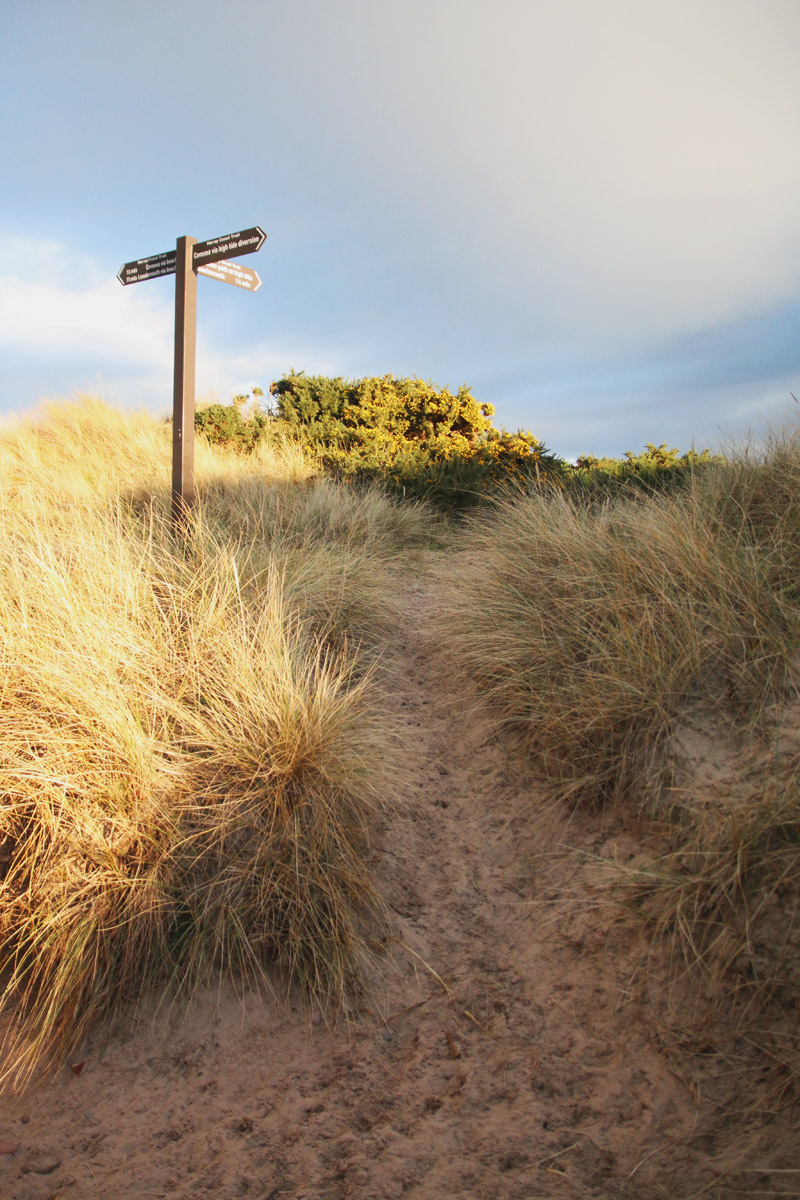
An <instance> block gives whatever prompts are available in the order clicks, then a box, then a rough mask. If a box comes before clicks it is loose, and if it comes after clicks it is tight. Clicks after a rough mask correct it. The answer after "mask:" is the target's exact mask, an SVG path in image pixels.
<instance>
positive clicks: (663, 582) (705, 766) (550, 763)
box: [448, 433, 800, 989]
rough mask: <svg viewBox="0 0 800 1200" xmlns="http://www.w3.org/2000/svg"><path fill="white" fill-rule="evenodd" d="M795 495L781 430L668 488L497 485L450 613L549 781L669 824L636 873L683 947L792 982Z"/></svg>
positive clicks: (502, 716) (799, 843)
mask: <svg viewBox="0 0 800 1200" xmlns="http://www.w3.org/2000/svg"><path fill="white" fill-rule="evenodd" d="M798 496H800V434H797V433H787V434H785V435H784V436H781V437H776V438H774V439H773V440H772V442H771V443H770V444H769V446H768V447H767V448H766V449H765V450H764V451H763V452H759V453H756V452H753V451H749V452H746V453H742V454H740V455H736V456H733V457H732V458H731V459H729V460H727V461H723V462H719V461H717V462H713V463H709V464H706V465H704V466H703V469H702V470H698V471H697V472H696V474H695V475H694V477H690V478H689V479H688V480H687V481H686V486H685V487H684V488H683V489H677V490H676V491H674V492H673V494H671V495H652V496H649V497H647V496H642V495H641V494H640V495H631V496H628V497H622V498H617V499H614V500H612V501H609V502H607V503H605V504H596V505H586V504H584V503H583V502H582V500H581V498H580V497H578V498H570V497H569V496H565V495H564V494H556V495H551V496H544V495H529V496H522V497H519V498H517V499H515V500H509V501H507V502H505V503H502V504H499V505H497V506H496V507H495V509H494V511H493V512H491V513H488V514H484V515H482V516H479V517H478V518H476V519H474V520H473V521H472V523H471V527H470V529H469V532H468V534H467V538H466V542H465V546H466V551H465V553H464V555H463V556H462V560H461V567H460V569H458V568H457V570H456V578H455V581H454V586H453V593H452V598H451V602H450V611H449V616H448V635H449V637H450V638H451V639H452V643H453V645H454V648H455V649H457V650H458V652H459V654H460V656H461V659H462V661H463V662H465V664H466V665H467V666H468V667H469V668H470V670H471V671H472V673H473V674H474V676H475V678H476V679H477V680H478V681H479V683H480V684H481V685H482V687H483V688H484V689H485V691H486V693H487V695H488V697H489V699H490V701H491V703H492V705H493V707H494V710H495V712H496V713H497V715H498V718H499V720H500V721H501V723H503V724H505V725H506V726H508V727H510V728H513V729H515V730H516V731H519V732H521V734H522V737H523V740H524V744H525V746H526V747H527V750H528V752H529V753H530V755H531V756H532V757H533V759H534V760H535V761H536V762H537V763H538V764H539V765H540V766H541V767H542V768H543V769H544V771H545V772H546V774H547V775H548V776H549V778H550V779H551V780H552V781H553V784H554V786H555V788H556V789H557V791H558V793H559V794H560V795H561V796H562V797H563V798H564V799H567V800H570V801H571V802H573V803H575V802H578V801H583V802H586V801H589V802H596V801H598V800H606V801H608V800H609V799H617V800H621V801H622V802H623V804H625V805H628V806H633V809H634V811H636V812H644V813H647V814H648V815H649V816H650V817H651V818H652V819H653V821H654V822H655V824H654V826H653V828H658V830H659V831H661V832H663V834H664V840H662V841H661V842H660V843H659V846H660V851H661V857H660V858H659V861H658V863H657V865H656V866H655V867H654V868H653V870H650V871H648V872H645V873H640V874H639V876H638V878H637V880H636V883H637V890H638V894H639V895H640V897H641V898H642V899H643V901H644V905H645V911H646V913H647V914H648V918H649V919H651V920H652V921H653V922H654V923H655V924H656V926H657V927H658V929H660V930H662V931H669V932H670V934H671V935H674V936H675V937H676V938H677V942H678V946H679V949H680V956H681V958H682V959H684V960H686V961H691V962H693V963H695V964H697V963H698V962H699V963H700V964H701V965H703V966H705V967H708V968H709V969H710V970H712V971H716V972H720V971H722V972H723V973H724V972H725V971H727V970H728V969H729V968H731V967H733V966H739V967H741V968H742V969H743V970H744V971H745V972H746V973H748V974H749V976H750V977H751V978H752V979H753V980H754V981H755V982H756V983H758V984H759V985H762V984H763V986H764V988H767V989H774V988H780V987H781V986H784V985H788V986H790V987H795V986H796V983H797V979H796V970H795V968H794V967H792V966H791V961H790V960H791V955H789V954H787V947H788V946H791V945H792V944H793V939H794V940H795V941H796V939H797V934H798V926H797V921H796V899H797V895H798V892H799V891H800V790H799V789H798V778H800V776H799V775H798V769H799V768H800V739H799V738H798V732H797V728H798V724H800V722H798V716H800V709H798V673H797V664H798V659H797V652H798V618H799V617H800V585H799V584H798V578H800V576H798V567H799V566H800V561H799V560H800V500H798ZM723 749H724V753H722V751H723ZM787 898H788V899H787ZM792 898H793V899H792ZM784 901H786V914H785V919H776V912H777V911H779V910H781V906H782V904H783V903H784ZM789 901H791V902H789ZM792 905H794V908H793V907H792ZM793 912H795V916H794V917H793V916H792V913H793ZM758 937H763V938H764V939H765V940H766V942H768V943H769V951H768V952H765V957H764V961H763V962H761V964H760V965H759V964H758V963H757V955H754V952H753V946H754V945H755V944H756V942H757V941H758ZM754 964H755V965H754Z"/></svg>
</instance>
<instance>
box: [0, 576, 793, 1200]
mask: <svg viewBox="0 0 800 1200" xmlns="http://www.w3.org/2000/svg"><path fill="white" fill-rule="evenodd" d="M438 562H439V567H438V568H433V567H431V566H430V565H429V566H428V567H427V568H425V569H423V568H422V567H420V568H419V569H418V570H417V571H416V573H415V581H413V582H409V579H408V575H407V574H404V575H402V576H401V575H400V574H399V573H398V584H397V591H396V596H395V610H396V617H395V622H394V625H395V629H394V634H393V636H392V639H391V643H392V644H391V645H390V647H389V650H388V652H387V671H388V672H389V674H390V678H391V686H390V688H389V700H388V702H387V703H388V707H389V708H390V710H391V716H392V719H393V721H394V723H395V727H396V729H397V731H398V734H399V736H400V738H401V739H402V743H403V747H404V753H405V756H406V762H407V779H408V782H407V783H404V784H403V787H402V789H401V790H402V795H401V796H400V798H399V800H398V802H397V803H396V804H393V806H392V807H391V809H390V810H389V811H387V813H386V814H385V815H384V818H383V820H382V824H381V827H380V828H379V830H378V831H377V834H376V838H375V844H374V854H373V858H374V871H375V875H376V879H377V881H378V884H379V887H380V889H381V891H382V894H383V896H384V897H385V899H386V901H387V903H388V905H389V907H390V912H391V915H392V921H393V938H392V941H391V944H389V945H388V946H387V947H386V949H385V951H384V952H383V954H382V955H381V956H380V960H381V964H382V965H381V967H380V970H379V971H378V972H377V973H376V975H375V978H374V980H373V983H372V989H371V992H370V994H369V995H368V996H367V998H366V1000H365V1003H364V1005H363V1008H362V1011H361V1012H360V1014H359V1015H358V1016H356V1017H353V1016H350V1017H349V1018H348V1017H345V1016H344V1015H343V1014H341V1013H336V1012H330V1013H326V1014H324V1015H323V1014H321V1013H320V1012H319V1011H315V1010H313V1009H309V1008H307V1007H306V1006H304V1004H303V1003H302V1002H301V1000H300V999H299V998H296V999H295V1000H294V1001H291V1000H290V1001H288V1002H283V1003H281V1002H279V1001H278V1000H275V999H271V998H265V997H259V996H257V995H255V994H248V995H246V996H244V997H241V996H237V995H236V994H235V993H234V991H233V990H232V989H231V988H229V987H223V988H221V989H220V991H219V992H218V993H214V994H206V995H203V996H200V997H199V998H198V999H197V1001H196V1002H195V1004H194V1005H193V1006H192V1008H191V1009H190V1011H189V1012H186V1011H184V1010H181V1011H177V1010H176V1009H173V1010H172V1011H167V1010H166V1008H165V1006H163V1005H162V1006H161V1008H160V1009H158V1010H157V1011H149V1010H146V1009H145V1008H140V1009H139V1010H138V1011H137V1012H135V1013H131V1014H128V1015H127V1016H126V1017H125V1018H123V1019H120V1020H119V1021H117V1022H116V1023H115V1025H114V1026H113V1027H112V1029H111V1030H110V1031H98V1032H97V1033H96V1035H95V1037H93V1038H92V1039H91V1040H90V1041H89V1042H88V1043H87V1044H85V1045H84V1046H83V1047H81V1048H80V1050H79V1051H78V1053H77V1054H76V1055H74V1056H73V1059H72V1061H73V1062H74V1063H75V1064H76V1065H77V1064H78V1063H80V1062H83V1063H84V1064H85V1065H84V1066H83V1068H82V1069H81V1070H80V1072H79V1073H76V1072H75V1071H74V1070H72V1069H71V1067H70V1065H69V1064H67V1065H66V1066H65V1067H64V1069H63V1070H62V1071H61V1073H60V1074H59V1075H58V1077H57V1078H55V1079H50V1080H48V1081H46V1082H44V1083H42V1084H40V1085H38V1086H37V1087H35V1088H33V1089H32V1090H30V1091H28V1093H27V1094H25V1095H24V1096H6V1097H4V1098H2V1099H0V1150H5V1151H10V1150H12V1149H13V1150H14V1153H8V1152H7V1153H2V1154H0V1196H2V1197H9V1198H12V1200H45V1198H46V1197H48V1198H53V1200H55V1198H56V1197H64V1198H65V1200H67V1198H69V1200H84V1198H85V1200H89V1198H95V1197H122V1198H129V1197H130V1198H134V1197H141V1198H145V1197H147V1198H157V1197H175V1198H176V1200H195V1198H200V1197H202V1198H211V1197H214V1200H233V1198H235V1197H253V1198H258V1200H268V1198H270V1200H272V1198H275V1197H279V1196H289V1197H296V1198H297V1200H300V1198H305V1200H317V1198H318V1197H319V1198H323V1197H325V1198H330V1200H345V1198H347V1197H363V1198H364V1200H368V1198H369V1200H394V1198H395V1197H401V1196H408V1197H414V1198H417V1200H427V1198H429V1197H467V1198H470V1200H490V1198H506V1197H508V1198H509V1200H534V1198H545V1197H547V1198H549V1197H553V1198H557V1197H569V1198H573V1197H574V1198H578V1197H580V1198H582V1200H584V1198H585V1200H588V1198H589V1197H592V1198H597V1200H599V1198H603V1200H605V1198H608V1197H620V1198H622V1197H642V1198H649V1197H653V1198H655V1197H659V1198H662V1197H669V1198H674V1200H684V1198H688V1197H691V1196H697V1197H699V1196H704V1197H712V1198H713V1197H716V1198H717V1200H722V1198H725V1200H728V1198H731V1200H732V1198H733V1197H737V1198H738V1197H756V1196H763V1197H767V1196H798V1195H800V1155H799V1154H798V1151H797V1147H798V1144H800V1133H798V1131H797V1130H796V1128H795V1129H794V1132H793V1114H792V1111H791V1108H790V1107H789V1106H788V1105H787V1104H786V1103H785V1097H784V1100H783V1103H781V1086H782V1084H781V1076H780V1073H779V1072H777V1073H776V1072H775V1071H773V1070H772V1069H771V1068H770V1067H769V1065H768V1064H766V1065H765V1064H764V1063H762V1062H761V1061H760V1060H758V1059H755V1058H754V1059H752V1061H751V1060H749V1059H747V1057H746V1055H745V1056H744V1057H743V1056H742V1054H741V1052H740V1051H738V1050H737V1052H736V1054H733V1053H732V1052H731V1053H730V1054H726V1055H723V1054H721V1053H719V1052H716V1051H715V1052H707V1053H705V1054H698V1053H696V1051H697V1050H698V1049H699V1048H700V1049H701V1048H702V1047H697V1046H696V1045H695V1046H690V1047H687V1048H686V1052H684V1053H681V1048H680V1039H679V1038H677V1037H676V1036H674V1029H673V1031H672V1032H670V1031H669V1030H668V1029H666V1027H665V1026H664V1025H663V1014H664V1012H665V1008H664V1005H663V1003H662V999H663V989H664V987H665V982H664V979H662V978H661V977H660V976H659V966H658V961H657V959H655V958H653V957H652V956H651V957H650V958H647V956H646V946H645V945H644V943H643V942H642V941H641V940H640V935H638V934H637V933H636V932H635V930H634V927H633V924H632V923H628V922H626V921H624V920H621V919H620V911H619V910H615V909H614V908H612V907H610V906H609V905H608V904H599V903H598V900H597V896H596V894H595V892H594V891H593V889H592V883H593V881H594V880H595V878H596V876H597V871H598V866H597V861H598V859H599V858H615V857H616V858H617V859H619V860H623V861H624V860H626V859H627V858H630V857H631V856H632V855H633V854H634V853H636V852H637V844H636V842H635V841H634V840H633V839H632V835H631V833H630V832H626V830H625V829H624V828H623V827H622V826H621V825H620V824H619V823H618V822H617V823H616V824H615V819H614V817H613V815H612V814H608V813H606V814H594V815H592V814H581V815H579V816H575V817H572V818H571V819H567V817H566V816H565V815H563V814H562V815H561V816H556V815H553V814H552V813H551V814H550V815H549V816H548V815H546V811H547V810H544V815H543V809H542V796H541V793H540V791H539V790H538V785H537V784H536V783H535V782H533V783H531V782H530V780H528V781H525V779H524V777H523V775H522V773H521V769H520V767H519V765H518V764H517V765H515V761H514V755H513V753H511V752H510V751H509V748H508V747H507V746H506V747H504V746H503V745H502V744H501V743H500V741H499V740H498V738H497V737H496V736H495V735H494V734H493V731H492V728H491V725H490V723H489V721H488V719H487V717H486V715H485V713H484V712H483V711H482V708H481V704H480V700H479V697H478V696H477V695H476V693H475V692H474V690H473V688H472V687H471V684H470V681H469V680H468V679H467V678H465V677H464V676H463V674H462V673H460V672H459V669H458V666H457V664H456V663H454V662H453V661H452V660H451V657H450V655H449V654H448V651H447V647H446V645H443V644H441V642H440V641H439V640H438V638H437V633H436V620H435V618H436V611H437V606H438V605H439V604H440V603H441V595H442V588H443V586H444V585H443V582H442V580H441V579H437V576H436V570H437V569H438V570H439V571H440V572H441V571H442V570H443V568H442V565H441V559H440V560H438ZM444 570H446V567H445V568H444ZM645 968H646V969H645ZM689 1050H692V1051H693V1053H691V1054H690V1053H688V1051H689Z"/></svg>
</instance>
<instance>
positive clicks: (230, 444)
mask: <svg viewBox="0 0 800 1200" xmlns="http://www.w3.org/2000/svg"><path fill="white" fill-rule="evenodd" d="M236 399H237V400H242V399H247V397H246V396H245V397H240V396H237V398H236ZM194 427H195V430H196V431H197V432H198V433H200V434H202V435H203V436H204V437H205V438H207V439H208V441H209V442H210V443H211V444H212V445H213V446H224V447H227V448H230V449H234V450H240V451H242V452H243V453H250V452H251V451H252V450H254V449H255V447H256V446H257V445H258V444H259V443H260V442H263V441H266V439H267V435H268V431H269V417H268V416H266V414H264V413H261V412H258V411H255V412H252V413H250V415H249V416H247V417H243V416H242V413H241V409H240V407H239V405H238V404H236V403H235V402H234V403H233V404H209V405H208V406H207V407H206V408H201V409H198V411H197V412H196V413H195V414H194Z"/></svg>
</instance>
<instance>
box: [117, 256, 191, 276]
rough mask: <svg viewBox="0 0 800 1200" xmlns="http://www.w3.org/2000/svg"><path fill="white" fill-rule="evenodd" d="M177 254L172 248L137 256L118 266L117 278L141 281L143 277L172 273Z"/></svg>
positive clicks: (174, 268)
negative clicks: (147, 255)
mask: <svg viewBox="0 0 800 1200" xmlns="http://www.w3.org/2000/svg"><path fill="white" fill-rule="evenodd" d="M176 261H177V255H176V252H175V251H174V250H165V251H164V253H163V254H153V255H151V256H150V258H137V259H135V260H134V261H133V262H127V263H125V264H124V266H122V267H120V269H119V273H118V274H117V279H118V280H119V281H120V283H123V284H126V283H141V282H142V280H143V279H158V277H159V276H160V275H174V274H175V270H176V267H175V264H176Z"/></svg>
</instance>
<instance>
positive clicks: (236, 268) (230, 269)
mask: <svg viewBox="0 0 800 1200" xmlns="http://www.w3.org/2000/svg"><path fill="white" fill-rule="evenodd" d="M196 270H197V274H198V275H207V276H208V278H209V279H218V280H219V282H220V283H232V284H233V286H234V287H240V288H244V289H245V291H246V292H257V291H258V289H259V288H260V287H261V280H260V279H259V277H258V274H257V272H255V271H251V270H250V268H249V267H243V266H242V265H241V263H235V262H217V263H212V264H209V266H206V267H197V268H196Z"/></svg>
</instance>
